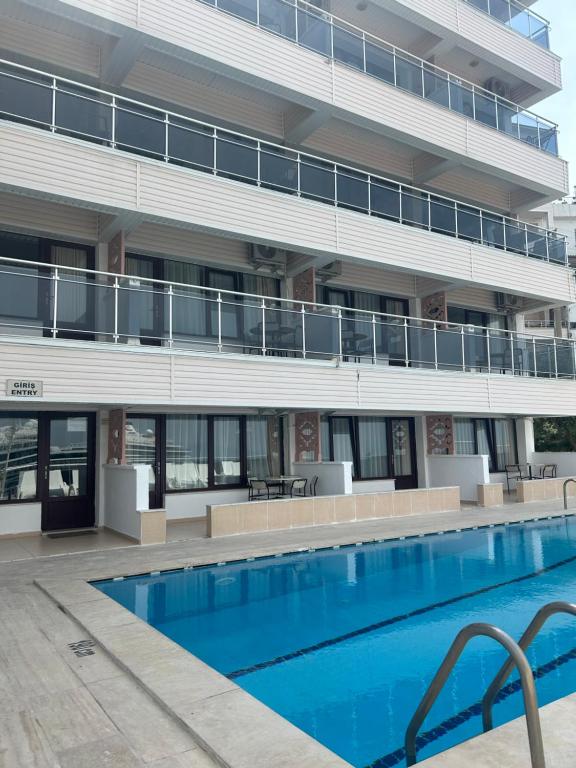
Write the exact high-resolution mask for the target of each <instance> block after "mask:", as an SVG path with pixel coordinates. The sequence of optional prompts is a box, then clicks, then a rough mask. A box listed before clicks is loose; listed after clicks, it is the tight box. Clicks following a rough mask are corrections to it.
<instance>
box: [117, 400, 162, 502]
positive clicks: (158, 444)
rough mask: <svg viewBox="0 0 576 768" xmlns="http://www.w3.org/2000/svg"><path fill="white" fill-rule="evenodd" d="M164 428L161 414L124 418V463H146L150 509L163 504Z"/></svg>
mask: <svg viewBox="0 0 576 768" xmlns="http://www.w3.org/2000/svg"><path fill="white" fill-rule="evenodd" d="M164 429H165V421H164V417H163V416H131V415H129V416H128V418H127V420H126V463H127V464H148V466H149V467H150V474H149V478H148V492H149V501H148V506H149V508H150V509H162V507H163V506H164V483H165V480H164V466H165V462H164V461H163V460H162V443H163V440H162V435H163V432H164Z"/></svg>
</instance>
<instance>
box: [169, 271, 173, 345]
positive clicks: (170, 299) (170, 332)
mask: <svg viewBox="0 0 576 768" xmlns="http://www.w3.org/2000/svg"><path fill="white" fill-rule="evenodd" d="M173 307H174V289H173V288H172V285H169V286H168V346H169V347H171V346H173V344H174V324H173Z"/></svg>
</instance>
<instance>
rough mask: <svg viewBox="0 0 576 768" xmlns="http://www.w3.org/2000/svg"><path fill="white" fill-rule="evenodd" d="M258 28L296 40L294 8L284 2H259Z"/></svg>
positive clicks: (262, 0)
mask: <svg viewBox="0 0 576 768" xmlns="http://www.w3.org/2000/svg"><path fill="white" fill-rule="evenodd" d="M260 26H261V27H263V28H264V29H267V30H268V31H269V32H274V33H276V34H277V35H280V36H281V37H286V38H288V39H289V40H296V6H295V5H294V4H293V3H287V2H286V0H260Z"/></svg>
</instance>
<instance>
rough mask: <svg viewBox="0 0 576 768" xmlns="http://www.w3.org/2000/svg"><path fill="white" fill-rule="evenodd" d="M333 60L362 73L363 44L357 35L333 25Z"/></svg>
mask: <svg viewBox="0 0 576 768" xmlns="http://www.w3.org/2000/svg"><path fill="white" fill-rule="evenodd" d="M334 58H335V59H336V60H337V61H341V62H343V63H344V64H348V65H349V66H351V67H355V68H356V69H361V70H362V71H364V43H363V40H362V38H361V37H360V36H359V35H356V34H353V33H352V32H349V31H348V30H347V29H344V28H343V27H340V26H338V25H337V24H336V23H335V24H334Z"/></svg>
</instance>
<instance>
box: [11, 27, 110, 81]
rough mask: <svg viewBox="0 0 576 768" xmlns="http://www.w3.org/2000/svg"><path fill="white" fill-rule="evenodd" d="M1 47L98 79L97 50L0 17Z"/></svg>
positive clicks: (59, 35)
mask: <svg viewBox="0 0 576 768" xmlns="http://www.w3.org/2000/svg"><path fill="white" fill-rule="evenodd" d="M0 48H2V49H4V50H6V51H13V52H15V53H19V54H22V55H23V56H30V57H33V58H40V57H41V58H42V60H43V61H46V62H49V63H51V64H55V65H57V66H58V67H64V68H66V69H69V70H71V71H72V72H82V73H83V74H87V75H92V76H94V77H97V76H98V75H99V72H100V48H99V47H98V46H97V45H93V44H90V43H87V42H86V41H85V40H78V39H77V38H74V37H71V36H70V35H65V34H61V33H59V32H55V31H54V30H52V29H46V28H45V27H41V26H38V25H36V24H31V23H28V22H26V21H22V20H20V19H15V18H10V16H9V15H8V13H5V14H4V13H2V14H0Z"/></svg>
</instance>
